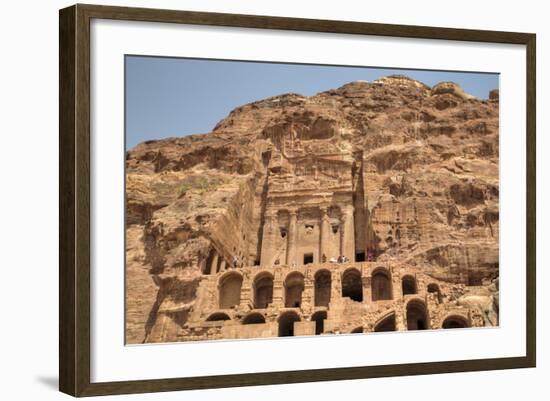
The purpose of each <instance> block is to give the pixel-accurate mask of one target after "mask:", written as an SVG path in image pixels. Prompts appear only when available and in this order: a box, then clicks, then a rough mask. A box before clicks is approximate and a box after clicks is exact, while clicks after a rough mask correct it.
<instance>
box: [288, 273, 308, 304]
mask: <svg viewBox="0 0 550 401" xmlns="http://www.w3.org/2000/svg"><path fill="white" fill-rule="evenodd" d="M284 287H285V307H286V308H299V307H300V306H301V305H302V293H303V292H304V276H303V275H302V273H299V272H293V273H290V274H289V275H288V276H287V277H286V279H285V283H284Z"/></svg>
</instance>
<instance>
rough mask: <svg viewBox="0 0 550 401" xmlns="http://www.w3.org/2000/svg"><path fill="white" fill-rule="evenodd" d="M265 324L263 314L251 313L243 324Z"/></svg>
mask: <svg viewBox="0 0 550 401" xmlns="http://www.w3.org/2000/svg"><path fill="white" fill-rule="evenodd" d="M258 323H265V318H264V316H263V315H262V314H261V313H250V314H248V315H247V316H246V317H245V318H244V319H243V324H258Z"/></svg>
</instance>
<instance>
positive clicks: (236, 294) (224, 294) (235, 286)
mask: <svg viewBox="0 0 550 401" xmlns="http://www.w3.org/2000/svg"><path fill="white" fill-rule="evenodd" d="M242 285H243V277H242V276H241V275H240V274H239V273H237V272H230V273H229V274H226V275H224V276H223V277H222V278H221V279H220V284H219V300H220V309H229V308H232V307H234V306H236V305H238V304H239V303H240V300H241V287H242Z"/></svg>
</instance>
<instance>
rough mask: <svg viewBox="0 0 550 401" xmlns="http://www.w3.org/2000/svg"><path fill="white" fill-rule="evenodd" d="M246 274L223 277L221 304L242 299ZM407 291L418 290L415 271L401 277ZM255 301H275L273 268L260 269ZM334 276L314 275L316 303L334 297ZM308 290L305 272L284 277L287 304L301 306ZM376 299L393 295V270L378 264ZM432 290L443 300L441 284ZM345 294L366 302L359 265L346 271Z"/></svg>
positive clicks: (373, 288) (257, 304) (262, 304)
mask: <svg viewBox="0 0 550 401" xmlns="http://www.w3.org/2000/svg"><path fill="white" fill-rule="evenodd" d="M242 283H243V278H242V276H241V275H240V274H239V273H237V272H230V273H229V274H227V275H225V276H224V277H222V280H221V281H220V285H219V307H220V309H229V308H232V307H233V306H236V305H238V304H239V303H240V296H241V287H242ZM401 286H402V292H403V295H411V294H416V293H417V292H418V290H417V283H416V279H415V277H413V276H411V275H406V276H403V278H402V279H401ZM252 287H253V288H252V290H253V302H254V308H255V309H264V308H267V306H268V305H269V304H270V303H271V302H273V275H272V274H271V273H269V272H264V273H260V274H259V275H257V276H256V278H255V279H254V282H253V285H252ZM331 288H332V276H331V272H330V271H329V270H326V269H322V270H319V271H317V272H316V273H315V276H314V305H315V306H328V305H329V303H330V298H331ZM303 291H304V275H303V274H302V273H300V272H297V271H295V272H292V273H290V274H289V275H288V276H287V277H286V279H285V281H284V306H285V307H287V308H297V307H300V306H301V304H302V294H303ZM371 292H372V300H373V301H380V300H391V299H393V288H392V279H391V273H390V272H389V271H388V270H387V269H385V268H378V269H376V270H375V271H374V272H373V273H372V279H371ZM428 292H429V293H434V294H436V296H437V299H438V301H439V302H441V292H440V290H439V287H438V285H437V284H433V283H432V284H429V285H428ZM342 297H347V298H350V299H351V300H353V301H356V302H363V283H362V279H361V273H360V272H359V270H357V269H355V268H350V269H347V270H346V271H345V272H344V273H343V274H342Z"/></svg>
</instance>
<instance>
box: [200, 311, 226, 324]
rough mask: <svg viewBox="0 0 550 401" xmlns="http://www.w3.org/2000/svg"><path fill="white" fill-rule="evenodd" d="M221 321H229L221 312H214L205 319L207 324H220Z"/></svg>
mask: <svg viewBox="0 0 550 401" xmlns="http://www.w3.org/2000/svg"><path fill="white" fill-rule="evenodd" d="M223 320H231V318H230V317H229V316H228V315H227V313H223V312H214V313H212V314H211V315H210V316H208V317H207V318H206V321H207V322H220V321H223Z"/></svg>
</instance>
